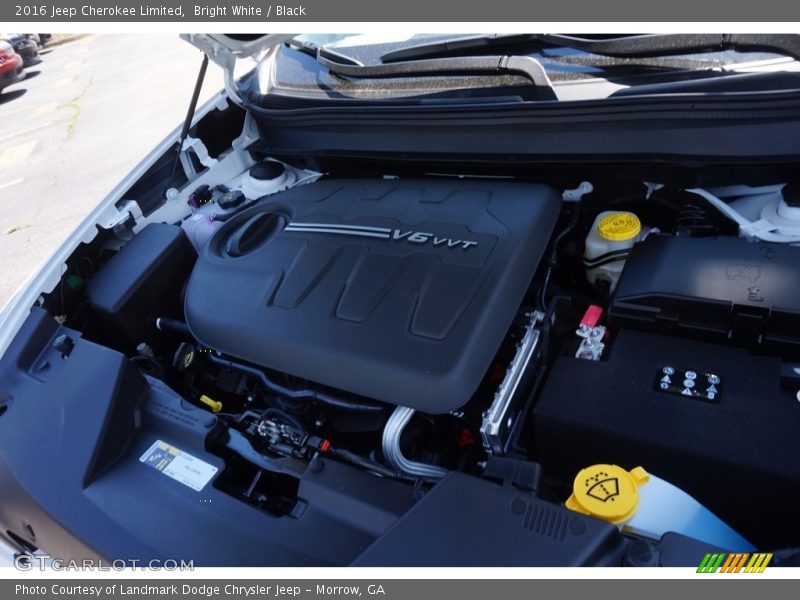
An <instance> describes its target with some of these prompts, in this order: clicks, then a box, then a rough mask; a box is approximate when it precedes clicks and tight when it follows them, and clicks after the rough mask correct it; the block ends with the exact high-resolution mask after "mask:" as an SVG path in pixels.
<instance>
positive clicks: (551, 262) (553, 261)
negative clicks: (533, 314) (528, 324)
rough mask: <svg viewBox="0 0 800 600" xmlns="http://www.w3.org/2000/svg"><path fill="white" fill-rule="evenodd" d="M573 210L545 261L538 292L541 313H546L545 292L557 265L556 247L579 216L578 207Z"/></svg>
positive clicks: (576, 222) (574, 224)
mask: <svg viewBox="0 0 800 600" xmlns="http://www.w3.org/2000/svg"><path fill="white" fill-rule="evenodd" d="M574 210H575V212H573V213H572V217H571V218H570V220H569V223H568V224H567V226H566V227H564V229H562V230H561V232H560V233H559V234H558V235H557V236H556V238H555V239H554V240H553V247H552V250H551V253H550V256H549V257H548V260H547V270H546V271H545V273H544V280H543V281H542V287H541V289H540V290H539V310H541V311H542V312H546V311H547V290H548V288H549V287H550V279H551V278H552V277H553V269H554V268H555V267H556V265H557V264H558V247H559V245H561V242H562V240H563V239H564V238H565V237H566V236H567V234H568V233H569V232H570V231H572V230H573V229H574V228H575V226H576V225H577V224H578V218H579V216H580V209H579V206H578V205H576V206H575V209H574Z"/></svg>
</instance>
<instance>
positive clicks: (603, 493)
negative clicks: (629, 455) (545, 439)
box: [566, 464, 755, 552]
mask: <svg viewBox="0 0 800 600" xmlns="http://www.w3.org/2000/svg"><path fill="white" fill-rule="evenodd" d="M566 506H567V508H569V509H570V510H574V511H575V512H579V513H582V514H585V515H589V516H592V517H596V518H598V519H602V520H604V521H608V522H610V523H614V524H615V525H617V526H619V527H620V528H621V529H622V530H623V531H624V532H626V533H631V534H633V535H637V536H640V537H645V538H649V539H653V540H658V539H661V536H662V535H664V534H665V533H667V532H668V531H674V532H676V533H681V534H683V535H687V536H689V537H692V538H695V539H697V540H701V541H703V542H706V543H708V544H713V545H715V546H720V547H721V548H725V549H727V550H734V551H746V552H750V551H753V550H755V547H754V546H753V545H752V544H750V543H749V542H748V541H747V540H745V539H744V538H743V537H742V536H740V535H739V534H738V533H736V531H734V530H733V529H731V528H730V527H729V526H728V525H727V524H726V523H724V522H723V521H722V520H720V519H719V518H718V517H716V516H715V515H714V514H713V513H711V512H710V511H709V510H708V509H707V508H705V507H704V506H703V505H701V504H700V503H699V502H698V501H697V500H695V499H694V498H692V497H691V496H690V495H689V494H687V493H686V492H684V491H683V490H681V489H680V488H678V487H676V486H674V485H672V484H671V483H668V482H666V481H664V480H663V479H661V478H659V477H656V476H654V475H650V474H648V473H647V471H645V470H644V469H643V468H642V467H636V468H635V469H631V470H630V471H626V470H625V469H623V468H622V467H618V466H617V465H604V464H599V465H592V466H591V467H588V468H586V469H583V470H582V471H580V472H579V473H578V474H577V476H576V477H575V481H574V482H573V484H572V495H571V496H570V497H569V499H568V500H567V502H566Z"/></svg>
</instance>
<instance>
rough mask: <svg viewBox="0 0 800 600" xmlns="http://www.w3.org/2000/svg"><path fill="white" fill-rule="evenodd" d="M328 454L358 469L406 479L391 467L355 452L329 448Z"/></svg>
mask: <svg viewBox="0 0 800 600" xmlns="http://www.w3.org/2000/svg"><path fill="white" fill-rule="evenodd" d="M327 453H328V454H331V455H333V456H336V457H338V458H341V459H342V460H345V461H347V462H349V463H351V464H354V465H356V466H357V467H362V468H364V469H367V470H368V471H374V472H376V473H379V474H380V475H383V476H384V477H389V478H391V479H404V477H403V476H402V475H401V474H400V473H398V472H397V471H395V470H393V469H390V468H389V467H385V466H383V465H381V464H378V463H376V462H374V461H372V460H370V459H368V458H365V457H363V456H361V455H359V454H356V453H355V452H350V451H349V450H341V449H339V448H329V449H328V452H327Z"/></svg>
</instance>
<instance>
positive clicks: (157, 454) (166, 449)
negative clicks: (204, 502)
mask: <svg viewBox="0 0 800 600" xmlns="http://www.w3.org/2000/svg"><path fill="white" fill-rule="evenodd" d="M139 462H141V463H144V464H145V465H147V466H148V467H152V468H154V469H155V470H156V471H161V472H162V473H163V474H164V475H166V476H168V477H171V478H172V479H174V480H175V481H179V482H180V483H182V484H183V485H185V486H188V487H190V488H192V489H193V490H195V491H197V492H199V491H200V490H202V489H203V488H204V487H205V486H206V484H207V483H208V482H209V481H211V478H212V477H214V474H215V473H216V472H217V467H215V466H214V465H210V464H208V463H207V462H205V461H203V460H200V459H199V458H197V457H195V456H192V455H191V454H187V453H186V452H184V451H183V450H179V449H178V448H176V447H175V446H171V445H170V444H167V443H166V442H162V441H161V440H157V441H156V442H155V443H154V444H153V445H152V446H150V447H149V448H148V449H147V452H145V453H144V454H142V456H141V457H139Z"/></svg>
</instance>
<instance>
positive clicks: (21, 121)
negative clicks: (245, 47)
mask: <svg viewBox="0 0 800 600" xmlns="http://www.w3.org/2000/svg"><path fill="white" fill-rule="evenodd" d="M0 39H2V40H3V41H2V42H0V87H2V89H0V206H1V207H2V210H0V264H1V265H2V268H0V308H1V307H2V306H4V305H5V304H6V303H7V302H8V301H9V300H10V298H11V297H12V295H13V294H14V292H15V291H16V290H17V289H18V288H19V287H20V286H21V285H22V284H23V283H24V281H25V280H26V279H27V278H28V277H29V276H31V275H32V274H33V273H34V272H35V271H36V270H37V269H38V266H39V264H40V263H41V262H42V261H44V260H45V259H46V258H47V257H48V256H49V255H50V254H51V253H52V252H53V251H54V250H55V249H56V248H57V247H58V245H59V244H60V243H61V242H62V241H63V240H64V238H65V237H66V236H67V235H68V234H69V233H70V232H71V231H72V230H73V229H74V228H75V227H76V226H77V225H78V224H79V223H80V222H81V221H82V220H83V218H84V217H85V216H86V214H87V213H88V212H89V211H90V210H91V209H92V208H94V207H95V206H96V205H97V204H98V202H100V200H102V199H103V198H104V197H105V196H106V194H107V193H108V192H109V191H111V189H112V188H113V187H114V186H115V185H116V184H117V183H118V182H119V180H120V179H122V178H123V177H124V176H125V175H126V174H127V173H128V172H129V171H130V170H131V169H132V168H133V167H134V166H135V165H136V164H137V163H138V162H139V161H140V160H141V159H142V158H144V157H145V155H146V154H148V153H149V152H150V151H151V150H152V149H153V147H154V146H155V145H156V144H158V142H160V141H161V140H162V139H163V138H164V137H165V136H166V135H167V134H168V133H170V132H171V131H172V129H174V128H175V127H177V126H179V125H180V124H181V122H182V120H183V118H184V117H185V115H186V109H187V107H188V104H189V100H190V98H191V94H192V88H193V86H194V83H195V79H196V76H197V71H198V70H199V68H200V62H201V60H202V53H201V52H200V51H199V50H197V49H196V48H194V47H192V46H190V45H189V44H187V43H186V42H184V41H182V40H180V39H179V38H178V36H177V35H173V34H158V35H144V34H132V35H97V34H92V35H76V34H69V35H64V34H62V35H52V36H48V34H0ZM221 87H222V71H221V70H220V69H219V68H218V67H216V66H215V65H213V63H212V64H211V65H210V66H209V69H208V73H207V74H206V79H205V84H204V86H203V91H202V93H201V96H200V102H201V103H202V102H203V101H204V100H206V99H208V98H209V97H210V96H211V95H213V94H214V93H215V92H216V91H218V90H219V89H220V88H221Z"/></svg>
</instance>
